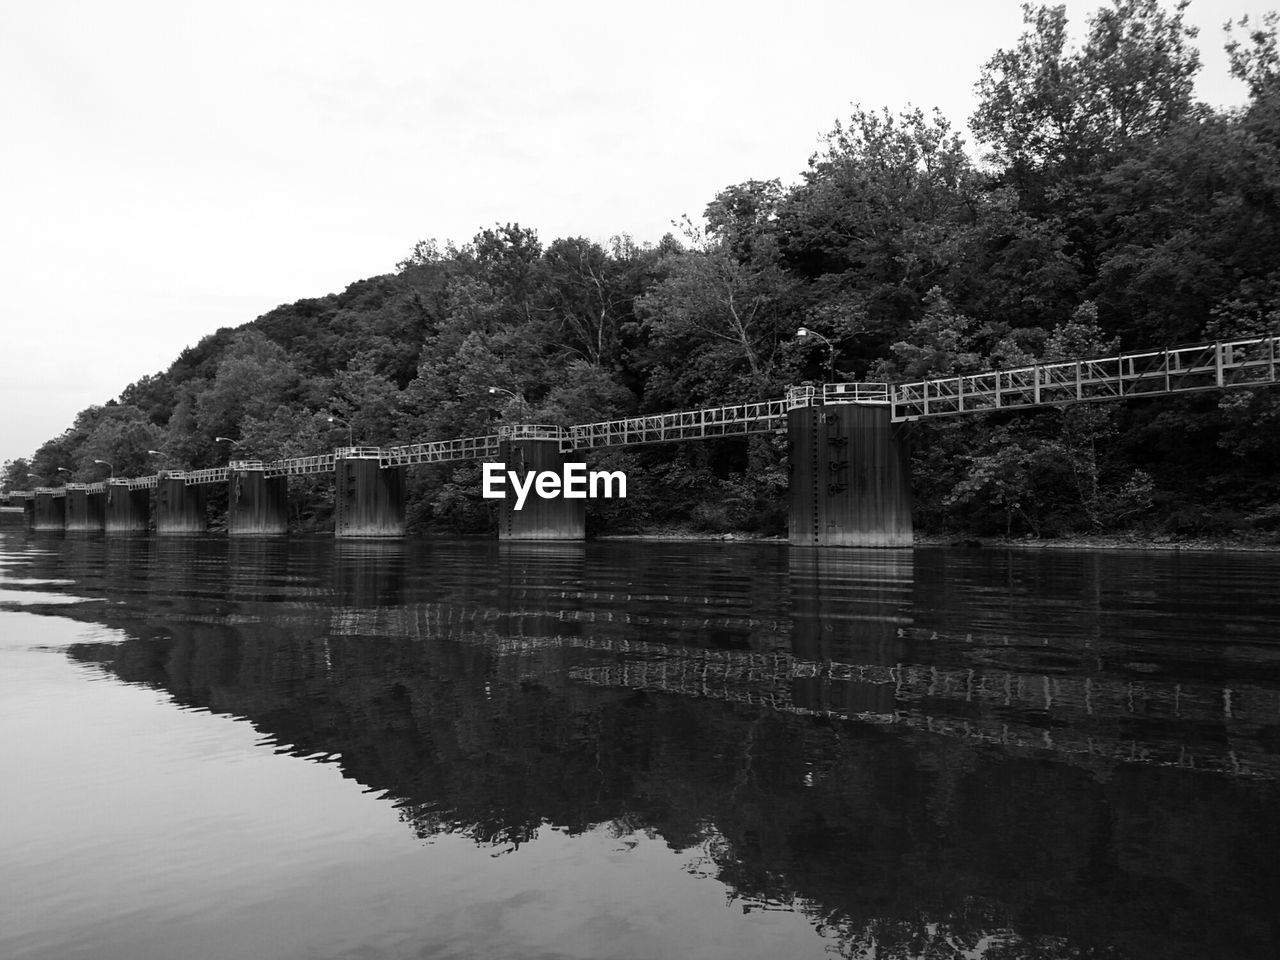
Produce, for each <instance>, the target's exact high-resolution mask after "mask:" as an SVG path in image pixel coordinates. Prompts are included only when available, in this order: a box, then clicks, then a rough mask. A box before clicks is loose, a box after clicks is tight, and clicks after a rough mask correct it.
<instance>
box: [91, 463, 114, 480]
mask: <svg viewBox="0 0 1280 960" xmlns="http://www.w3.org/2000/svg"><path fill="white" fill-rule="evenodd" d="M93 462H94V463H100V464H102V465H103V466H105V467H106V468H107V471H108V472H109V473H110V477H109V478H108V479H111V480H114V479H115V476H116V468H115V467H114V466H113V465H112V463H111V461H110V460H95V461H93Z"/></svg>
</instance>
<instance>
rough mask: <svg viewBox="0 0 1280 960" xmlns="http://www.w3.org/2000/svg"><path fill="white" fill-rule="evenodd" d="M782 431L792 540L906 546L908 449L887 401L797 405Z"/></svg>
mask: <svg viewBox="0 0 1280 960" xmlns="http://www.w3.org/2000/svg"><path fill="white" fill-rule="evenodd" d="M787 436H788V440H789V441H790V452H791V455H790V461H791V495H790V516H789V522H788V527H789V534H790V535H789V540H790V542H791V544H792V545H793V546H817V547H909V546H911V543H912V533H913V528H912V524H911V486H910V483H909V480H908V478H909V476H910V474H909V468H908V463H907V454H906V447H905V444H903V443H901V442H900V441H899V438H898V436H897V434H896V433H895V431H894V427H893V424H892V423H891V422H890V413H889V408H888V406H887V405H883V404H855V403H846V404H828V405H825V406H813V407H799V408H797V409H795V410H792V411H790V412H789V413H788V414H787Z"/></svg>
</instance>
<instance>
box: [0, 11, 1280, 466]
mask: <svg viewBox="0 0 1280 960" xmlns="http://www.w3.org/2000/svg"><path fill="white" fill-rule="evenodd" d="M1098 5H1099V3H1098V0H1094V2H1088V3H1081V2H1074V0H1073V2H1070V3H1068V10H1069V13H1070V16H1071V20H1072V24H1073V27H1075V28H1076V29H1077V32H1078V31H1079V29H1080V28H1082V27H1083V24H1084V20H1085V16H1086V15H1087V13H1088V12H1090V11H1092V10H1093V9H1095V8H1096V7H1097V6H1098ZM1267 8H1268V5H1267V4H1265V3H1263V4H1259V3H1257V2H1256V0H1244V2H1243V3H1239V4H1238V3H1235V2H1232V0H1196V2H1193V3H1192V5H1191V7H1190V9H1189V10H1188V14H1187V16H1188V19H1189V20H1190V21H1191V22H1192V23H1194V24H1196V25H1198V26H1199V27H1200V28H1201V34H1200V38H1199V44H1200V49H1201V54H1202V58H1203V60H1204V69H1203V70H1202V73H1201V79H1200V84H1199V96H1200V98H1201V99H1202V100H1205V101H1207V102H1209V103H1211V104H1214V105H1215V106H1223V105H1238V104H1240V103H1242V102H1243V100H1244V89H1243V86H1242V85H1241V84H1239V83H1237V82H1236V81H1233V80H1231V79H1230V78H1229V77H1228V76H1227V71H1226V61H1225V56H1224V55H1223V54H1222V42H1221V37H1222V30H1221V27H1222V24H1223V22H1224V21H1226V20H1227V19H1228V18H1229V17H1238V16H1239V15H1240V14H1242V13H1250V14H1252V15H1254V16H1257V15H1258V14H1259V13H1260V12H1261V11H1262V10H1265V9H1267ZM1022 29H1023V26H1022V22H1021V12H1020V10H1019V6H1018V3H1016V2H1014V0H981V2H958V0H906V2H900V3H886V2H883V0H877V2H846V3H837V2H829V3H824V2H807V0H793V2H790V3H785V4H784V3H781V2H778V3H770V4H760V3H749V2H737V3H719V2H717V3H698V2H696V0H684V2H665V0H663V2H652V0H650V2H646V3H631V4H619V5H610V4H607V3H604V2H601V0H593V2H584V3H561V2H556V0H541V2H536V3H531V2H522V3H511V2H501V3H476V4H473V5H464V4H461V3H449V4H433V3H429V2H422V0H418V2H368V3H360V4H354V3H350V2H341V3H339V2H336V0H308V2H305V3H304V2H301V0H299V2H294V3H268V2H263V0H253V2H247V3H242V2H229V0H220V2H218V3H201V4H195V3H182V2H174V0H160V2H136V0H114V2H111V3H103V2H101V0H89V2H52V3H35V2H33V3H20V2H17V0H13V2H4V3H3V4H0V90H3V93H2V94H0V124H2V127H0V129H2V130H3V138H4V139H3V149H2V150H0V174H2V176H0V264H2V265H3V266H2V267H0V269H2V270H3V292H2V295H3V297H4V311H5V312H4V321H3V339H2V340H0V410H2V411H3V416H2V418H0V459H11V458H14V457H18V456H28V455H30V454H31V453H32V452H34V450H35V448H36V447H37V446H39V444H40V443H42V442H43V441H45V440H47V439H49V438H51V437H53V436H56V435H58V434H59V433H61V432H62V431H63V430H65V429H66V428H67V427H68V426H70V425H71V422H72V420H73V419H74V417H75V415H76V413H77V412H78V411H80V410H81V409H83V408H85V407H87V406H89V405H91V404H100V403H104V402H106V401H107V400H110V399H112V398H114V397H116V396H118V395H119V393H120V391H121V389H122V388H123V387H125V386H126V385H127V384H129V383H131V382H132V381H134V380H137V379H139V378H140V377H142V376H144V375H146V374H151V373H156V372H158V371H161V370H163V369H165V368H167V367H168V366H169V364H170V363H171V362H172V361H173V359H174V358H175V357H176V356H177V354H178V353H179V352H180V351H181V350H182V349H183V348H184V347H187V346H190V345H193V344H195V343H196V342H197V341H199V340H200V338H201V337H203V336H204V335H205V334H208V333H211V332H213V331H214V330H216V329H217V328H218V327H224V326H238V325H240V324H242V323H246V322H248V321H250V320H253V319H254V318H255V317H257V316H259V315H260V314H262V313H263V312H265V311H267V310H269V309H271V308H272V307H275V306H277V305H279V304H281V303H288V302H291V301H294V300H297V299H300V298H302V297H314V296H321V295H324V294H326V293H331V292H336V291H339V290H341V289H343V288H344V287H345V286H347V285H348V284H349V283H351V282H353V281H355V280H358V279H361V278H364V277H368V276H373V275H376V274H379V273H386V272H389V271H391V270H393V269H394V266H395V263H396V261H398V260H400V259H402V258H403V257H404V256H405V255H407V254H408V253H409V251H410V250H411V249H412V247H413V245H414V243H415V242H416V241H418V240H420V239H424V238H428V237H435V238H438V239H439V240H440V241H441V243H443V242H444V241H445V240H447V239H453V240H455V241H457V242H459V243H462V242H465V241H467V240H469V239H471V237H473V236H474V235H475V234H476V233H477V232H478V231H479V230H480V229H482V228H483V227H486V226H491V225H492V224H494V223H497V222H503V223H505V222H512V221H514V222H518V223H520V224H522V225H525V226H532V227H534V228H536V229H537V231H538V234H539V236H540V238H541V239H542V240H543V242H544V243H545V242H549V241H550V240H552V239H554V238H556V237H559V236H578V235H581V236H586V237H588V238H591V239H595V240H605V239H607V238H608V237H609V236H611V235H613V234H618V233H628V234H630V235H631V236H632V237H634V238H635V239H636V240H638V241H649V242H654V241H657V240H658V239H660V238H661V236H662V235H663V234H664V233H665V232H667V231H668V230H669V229H671V221H672V220H674V219H677V218H678V217H680V216H681V215H682V214H685V213H688V214H690V215H692V216H695V217H696V216H698V215H700V214H701V212H702V210H703V208H704V207H705V205H706V203H707V202H708V201H709V200H710V199H712V197H713V196H714V195H715V193H716V192H717V191H718V190H720V189H721V188H723V187H725V186H727V185H729V184H733V183H739V182H741V181H743V180H747V179H768V178H772V177H780V178H782V180H783V181H784V183H785V182H793V181H795V180H796V179H797V178H798V175H799V174H800V172H801V171H802V170H803V169H804V167H805V164H806V161H807V160H808V157H809V156H810V154H812V153H813V151H814V150H815V148H816V147H817V145H818V140H819V138H820V137H821V135H822V134H823V133H824V132H826V131H828V130H829V129H830V128H831V126H832V124H833V122H834V121H835V120H836V119H838V118H844V117H847V116H848V115H849V112H850V104H851V103H861V104H862V105H864V106H866V107H875V108H878V107H882V106H888V107H891V108H893V109H894V110H897V109H900V108H903V107H905V106H907V105H908V104H915V105H919V106H922V107H925V108H932V107H934V106H937V107H939V108H941V109H942V111H943V113H944V114H945V115H946V116H947V117H948V118H950V119H951V120H952V122H953V123H954V124H956V125H957V126H959V127H961V128H964V127H965V123H966V119H967V117H968V116H969V114H970V113H971V112H972V110H973V107H974V100H973V93H972V91H973V84H974V82H975V80H976V79H977V77H978V72H979V67H980V65H981V64H982V63H983V62H985V61H986V60H987V59H988V58H989V57H990V56H991V54H992V53H993V52H994V51H995V50H996V49H997V48H999V47H1002V46H1009V45H1011V44H1012V43H1013V42H1014V41H1015V40H1016V38H1017V37H1018V35H1019V34H1020V33H1021V32H1022Z"/></svg>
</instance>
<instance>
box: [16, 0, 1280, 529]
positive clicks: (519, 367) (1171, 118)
mask: <svg viewBox="0 0 1280 960" xmlns="http://www.w3.org/2000/svg"><path fill="white" fill-rule="evenodd" d="M1184 7H1185V3H1182V4H1179V5H1178V6H1176V7H1175V8H1173V9H1172V10H1170V9H1167V8H1165V7H1162V6H1161V5H1160V4H1159V3H1157V2H1156V0H1113V2H1112V5H1111V6H1108V7H1104V8H1102V9H1100V10H1098V11H1097V12H1096V13H1095V14H1094V15H1093V17H1092V18H1091V19H1090V21H1089V23H1088V26H1087V30H1086V34H1085V38H1084V41H1083V43H1082V44H1081V45H1080V46H1078V47H1072V46H1071V45H1070V43H1069V41H1068V32H1067V21H1066V18H1065V11H1064V8H1062V7H1032V6H1027V7H1025V8H1024V15H1025V21H1026V31H1025V33H1024V35H1023V37H1022V38H1021V39H1020V40H1019V42H1018V43H1017V44H1016V45H1015V46H1014V47H1012V48H1011V49H1008V50H1000V51H997V52H996V53H995V54H994V55H993V56H992V57H991V59H990V60H989V61H988V62H987V63H986V64H985V65H984V66H983V67H982V68H981V72H980V76H979V79H978V81H977V91H978V94H979V98H980V102H979V107H978V109H977V112H976V113H975V114H974V116H973V118H972V120H971V123H972V127H973V129H974V131H975V133H976V135H977V137H978V138H979V141H980V144H979V148H978V149H979V151H980V152H979V154H978V155H977V156H975V155H974V153H971V152H970V151H969V150H967V149H966V147H965V144H964V143H963V142H962V139H961V137H960V136H959V135H958V134H957V133H956V132H955V130H954V129H953V128H952V126H951V125H950V124H949V123H948V121H947V120H946V119H945V118H943V117H942V116H940V115H939V114H937V113H936V112H935V113H934V114H932V115H930V114H926V113H924V112H922V111H920V110H916V109H912V110H908V111H906V112H904V113H902V114H899V115H895V114H893V113H891V112H890V111H888V110H882V111H874V110H865V109H862V108H855V109H854V110H853V112H852V115H851V117H850V118H849V119H848V120H846V121H842V122H840V123H837V124H836V126H835V127H834V129H833V130H832V131H831V132H830V134H828V135H827V136H826V138H825V140H824V143H823V146H822V148H821V149H820V150H819V151H818V152H817V153H816V154H815V155H814V156H813V157H812V158H811V159H810V161H809V163H808V168H807V169H806V170H805V171H804V172H803V173H802V174H801V176H800V179H799V181H798V182H797V183H795V184H793V185H791V186H784V185H783V184H781V183H780V182H779V181H776V180H771V181H763V182H762V181H748V182H746V183H741V184H737V185H734V186H730V187H728V188H726V189H725V190H723V191H722V192H721V193H720V194H719V195H717V196H716V197H715V198H714V199H713V200H712V201H711V202H710V203H709V204H708V206H707V208H706V211H705V226H701V225H699V224H696V223H694V222H692V221H690V220H688V219H686V220H685V221H684V222H683V223H682V224H681V230H680V234H681V236H680V237H679V238H677V237H675V236H671V235H669V236H668V237H666V238H665V239H664V240H663V241H662V242H661V243H660V244H658V245H657V246H650V245H637V244H635V243H634V242H632V241H631V240H629V239H628V238H627V237H625V236H622V237H617V238H614V239H613V240H612V241H610V242H609V243H608V244H600V243H596V242H592V241H589V240H586V239H583V238H561V239H557V240H554V241H552V242H551V243H549V244H545V245H544V243H543V242H542V241H541V240H540V239H539V238H538V236H537V234H536V232H535V231H534V230H532V229H529V228H527V227H522V226H519V225H516V224H507V225H505V226H496V227H494V228H492V229H486V230H484V231H482V232H481V233H480V234H478V235H477V236H476V237H475V239H474V240H473V241H472V242H470V243H468V244H466V245H464V246H462V247H455V246H453V245H452V244H450V245H447V246H445V247H444V248H443V249H441V248H440V247H439V246H438V245H437V244H436V243H435V242H433V241H424V242H422V243H419V244H418V245H417V246H416V247H415V249H414V250H413V251H412V252H411V254H410V255H409V256H408V257H407V258H406V259H405V260H404V261H403V262H402V263H400V264H399V265H398V269H397V270H396V272H395V273H393V274H389V275H386V276H381V277H375V278H372V279H368V280H363V281H360V282H358V283H355V284H352V285H351V286H350V287H348V288H347V289H346V290H345V291H344V292H342V293H341V294H336V295H332V296H327V297H322V298H318V299H308V300H300V301H298V302H296V303H293V304H288V305H286V306H281V307H279V308H277V309H276V310H273V311H271V312H270V313H268V314H266V315H265V316H262V317H260V318H258V319H257V320H256V321H254V322H253V323H250V324H247V325H245V326H243V327H240V328H238V329H235V330H229V329H224V330H219V331H218V332H217V333H215V334H213V335H211V336H209V337H207V338H205V339H204V340H203V341H201V342H200V344H198V345H197V346H196V347H194V348H191V349H188V350H186V351H184V352H183V354H182V355H181V356H180V357H179V358H178V359H177V360H176V361H175V362H174V364H173V365H172V366H171V367H170V368H169V370H167V371H166V372H164V373H160V374H157V375H155V376H151V377H145V378H143V379H142V380H140V381H138V382H137V383H134V384H132V385H131V386H130V387H128V388H127V389H126V390H125V391H124V392H123V394H122V395H121V396H120V398H119V399H118V400H117V401H113V402H110V403H108V404H106V405H104V406H101V407H92V408H90V409H88V410H85V411H84V412H82V413H81V414H80V415H79V416H78V417H77V418H76V422H75V423H74V424H73V425H72V427H71V428H70V429H69V430H67V431H66V432H65V433H64V434H63V435H62V436H60V437H57V438H55V439H53V440H50V441H49V442H47V443H46V444H44V446H42V447H41V448H40V449H39V450H38V451H37V452H36V454H35V455H34V457H33V458H32V459H31V460H30V462H28V461H25V460H24V461H13V462H11V463H9V464H7V466H6V469H7V471H8V474H9V476H8V479H9V480H10V481H11V482H12V483H13V484H14V485H24V484H23V481H24V478H25V476H26V474H27V473H28V472H31V473H34V474H36V475H38V476H42V477H44V478H46V479H47V480H52V479H53V478H55V477H61V478H62V479H66V478H68V477H71V478H74V479H97V478H99V477H100V476H101V475H102V469H103V468H102V467H101V466H100V465H96V464H95V463H94V461H95V460H107V461H110V462H111V463H112V464H113V465H114V469H115V471H116V473H117V474H142V473H150V472H153V471H154V470H155V469H156V468H157V467H158V466H164V465H169V466H188V467H200V466H207V465H213V464H218V463H224V462H226V460H227V459H228V456H229V454H231V455H235V454H239V455H241V456H253V457H261V458H276V457H281V456H291V455H301V454H309V453H314V452H317V451H319V450H323V449H326V448H329V447H333V446H339V445H344V444H345V443H346V442H347V439H348V435H350V436H351V437H352V438H353V439H354V441H355V442H356V443H360V444H369V445H384V444H390V443H395V442H409V441H413V440H420V439H437V438H448V437H457V436H469V435H477V434H483V433H489V432H492V429H493V426H494V424H495V423H498V422H527V423H561V424H568V423H580V422H585V421H592V420H603V419H609V418H614V417H620V416H625V415H629V414H634V413H638V412H645V411H664V410H671V409H681V408H690V407H698V406H704V405H718V404H721V403H730V402H735V401H744V400H754V399H765V398H772V397H777V396H780V395H781V394H782V393H783V392H784V390H785V388H786V387H787V386H788V385H789V384H793V383H797V382H801V381H804V380H819V379H825V377H826V376H827V372H828V365H829V364H833V365H834V367H835V368H836V370H837V371H838V373H839V375H840V376H843V377H846V378H859V379H861V378H869V379H899V378H915V377H921V376H925V375H929V374H946V373H954V372H967V371H977V370H981V369H990V368H1002V367H1009V366H1016V365H1022V364H1025V363H1028V362H1030V361H1032V360H1034V359H1035V358H1046V359H1059V358H1071V357H1078V356H1082V355H1087V354H1097V353H1103V352H1107V351H1110V350H1113V349H1116V348H1117V347H1119V348H1128V347H1133V348H1139V347H1148V346H1166V345H1174V344H1180V343H1189V342H1196V341H1200V340H1212V339H1216V338H1226V337H1234V336H1240V335H1249V334H1255V333H1261V332H1270V333H1276V332H1280V313H1277V308H1276V303H1277V293H1278V292H1280V262H1278V261H1277V258H1276V253H1277V252H1278V251H1280V55H1278V53H1277V43H1276V20H1275V18H1274V16H1271V17H1268V18H1265V19H1264V22H1263V23H1262V24H1249V23H1248V22H1247V21H1245V20H1242V21H1241V22H1240V23H1239V24H1235V25H1229V29H1228V43H1227V50H1228V54H1229V57H1230V64H1231V70H1232V72H1233V74H1234V75H1235V76H1236V77H1237V78H1238V79H1240V80H1241V81H1243V82H1244V84H1245V85H1246V86H1247V88H1248V91H1249V101H1248V104H1247V105H1246V106H1245V107H1244V108H1242V109H1239V110H1235V111H1230V112H1218V111H1215V110H1212V109H1210V108H1208V107H1206V106H1204V105H1202V104H1199V103H1197V102H1195V100H1194V99H1193V96H1192V82H1193V78H1194V76H1195V74H1196V73H1197V71H1198V69H1199V66H1200V64H1199V55H1198V52H1197V50H1196V47H1195V45H1194V40H1195V31H1194V30H1192V29H1191V28H1189V27H1188V26H1187V25H1186V24H1184V22H1183V18H1182V13H1183V8H1184ZM801 326H806V327H810V328H812V329H813V330H815V331H817V332H818V333H820V334H822V335H823V336H824V337H826V338H827V339H828V340H829V341H830V342H831V343H832V344H833V345H834V356H833V357H832V356H830V355H829V353H828V350H827V348H826V347H825V346H824V344H823V343H822V342H821V341H820V340H817V339H815V338H812V337H810V338H797V337H796V330H797V329H798V328H799V327H801ZM491 385H492V386H498V387H501V388H502V390H503V391H506V392H500V393H490V392H489V391H488V389H487V388H488V387H489V386H491ZM331 417H332V418H334V419H332V420H330V418H331ZM348 425H349V426H348ZM911 430H912V434H913V435H912V437H911V444H912V449H913V451H914V452H913V458H914V465H913V470H914V474H913V482H914V484H915V487H916V489H915V495H916V504H917V523H918V525H919V526H920V527H921V528H923V529H925V530H930V529H932V530H957V531H959V530H966V531H973V532H977V533H1005V532H1008V533H1035V534H1040V535H1053V534H1060V533H1067V532H1076V533H1088V532H1096V531H1101V530H1114V529H1119V528H1124V527H1132V526H1142V527H1145V528H1147V529H1149V530H1163V531H1165V532H1169V533H1223V532H1230V531H1239V530H1263V531H1266V530H1275V529H1277V528H1280V444H1278V443H1277V442H1276V441H1277V440H1278V439H1280V390H1270V391H1268V390H1258V391H1239V392H1227V393H1219V394H1214V393H1209V394H1203V395H1198V396H1194V397H1182V398H1164V399H1154V400H1148V401H1135V402H1129V403H1125V404H1111V405H1092V406H1078V407H1069V408H1062V409H1052V410H1047V411H1045V412H1041V413H1038V414H1016V415H1015V414H1003V415H982V416H974V417H969V418H963V419H956V420H953V421H950V422H945V421H943V422H937V423H930V424H924V425H916V426H914V427H912V428H911ZM217 437H227V438H231V439H232V440H233V441H234V446H233V445H232V444H230V443H228V441H225V440H223V441H217V440H215V438H217ZM157 449H158V450H162V451H163V452H164V454H163V457H157V455H155V454H149V453H148V452H147V451H148V450H157ZM785 455H786V450H785V444H784V443H783V442H782V441H780V440H777V439H774V438H754V439H750V440H746V439H738V440H723V441H714V442H705V443H685V444H679V445H671V446H663V447H650V448H634V449H629V450H622V451H615V452H611V453H609V454H607V455H602V456H601V457H600V458H599V459H600V461H601V462H607V463H609V464H610V465H611V466H614V467H623V468H625V469H626V470H628V472H629V474H630V476H631V484H630V490H631V498H630V499H629V500H627V501H626V502H624V503H618V502H613V503H610V504H607V505H601V506H600V509H599V511H598V512H597V513H596V514H595V515H594V519H593V522H594V523H596V524H607V525H608V526H609V528H610V529H613V530H620V529H636V528H641V527H652V526H657V525H663V524H668V523H692V524H694V525H696V526H699V527H701V528H704V529H711V530H727V529H733V528H741V529H754V530H761V531H773V532H776V531H777V530H779V529H780V528H781V527H782V526H783V525H784V524H785V513H784V499H785V498H784V497H783V496H782V495H781V491H783V490H784V489H785V485H786V462H785ZM60 467H62V468H66V471H69V472H66V471H64V472H59V470H58V468H60ZM477 478H478V467H477V466H476V465H475V464H457V465H450V466H446V467H437V468H419V470H418V471H416V472H415V473H414V475H413V477H412V481H411V503H410V520H411V522H412V523H413V524H415V525H418V526H426V525H433V526H443V527H448V528H452V529H457V530H471V531H478V530H483V529H485V528H486V527H487V525H489V524H490V523H491V522H492V519H491V509H490V508H491V505H490V504H489V503H488V502H487V501H483V500H481V499H480V496H479V484H478V482H477ZM295 493H296V494H297V495H298V496H297V502H298V505H299V507H298V516H297V520H298V522H299V523H300V524H301V525H303V526H307V525H312V526H315V525H323V523H324V521H325V520H326V518H327V510H328V509H329V507H328V505H327V503H326V498H327V497H329V494H328V492H327V486H326V485H325V484H323V483H320V484H315V485H310V486H307V485H301V486H300V487H299V489H298V490H297V491H295Z"/></svg>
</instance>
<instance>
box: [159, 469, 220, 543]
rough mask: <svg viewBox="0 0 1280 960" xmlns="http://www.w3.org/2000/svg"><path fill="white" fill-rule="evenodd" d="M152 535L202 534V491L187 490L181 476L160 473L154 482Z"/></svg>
mask: <svg viewBox="0 0 1280 960" xmlns="http://www.w3.org/2000/svg"><path fill="white" fill-rule="evenodd" d="M155 498H156V500H155V502H156V533H157V534H160V535H168V534H174V533H204V532H205V530H206V529H207V528H208V523H207V521H206V518H205V514H204V501H205V495H204V487H202V486H200V485H198V484H192V485H191V486H187V481H186V480H185V479H183V474H181V473H162V474H160V479H159V480H158V481H157V482H156V493H155Z"/></svg>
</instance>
